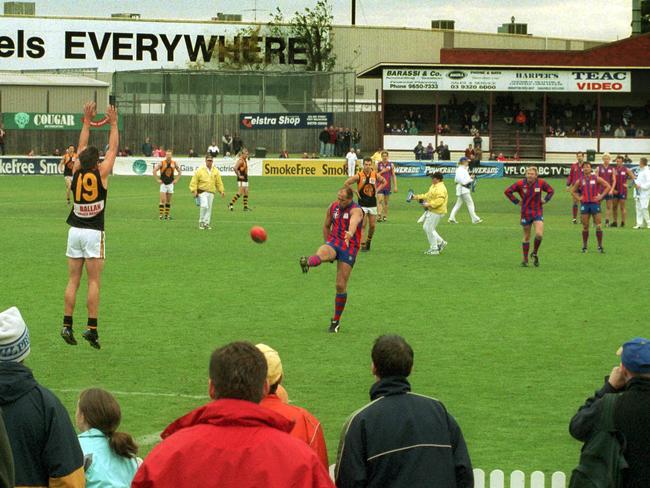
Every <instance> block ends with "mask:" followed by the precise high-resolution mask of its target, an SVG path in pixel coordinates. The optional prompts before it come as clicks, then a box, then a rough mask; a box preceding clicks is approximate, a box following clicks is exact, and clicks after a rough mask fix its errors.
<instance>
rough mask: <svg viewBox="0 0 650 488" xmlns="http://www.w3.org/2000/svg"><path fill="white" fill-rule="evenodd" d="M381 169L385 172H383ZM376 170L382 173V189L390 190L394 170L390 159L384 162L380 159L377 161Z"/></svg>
mask: <svg viewBox="0 0 650 488" xmlns="http://www.w3.org/2000/svg"><path fill="white" fill-rule="evenodd" d="M386 170H387V171H386ZM383 171H386V172H385V173H384V172H383ZM377 172H378V173H379V174H380V175H382V176H383V177H384V179H385V180H386V184H385V185H384V187H383V188H382V190H390V189H391V185H392V184H393V173H394V172H395V167H394V166H393V163H391V162H390V161H388V162H386V163H384V162H383V161H380V162H379V163H377Z"/></svg>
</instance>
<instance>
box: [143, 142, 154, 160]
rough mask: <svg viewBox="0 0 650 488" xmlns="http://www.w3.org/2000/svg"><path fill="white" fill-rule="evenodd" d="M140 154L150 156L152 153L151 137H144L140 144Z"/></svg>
mask: <svg viewBox="0 0 650 488" xmlns="http://www.w3.org/2000/svg"><path fill="white" fill-rule="evenodd" d="M142 154H144V155H145V156H146V157H148V158H150V157H151V156H152V155H153V146H152V145H151V138H149V137H145V139H144V144H142Z"/></svg>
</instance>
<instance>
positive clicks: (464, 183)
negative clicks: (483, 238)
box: [449, 157, 483, 224]
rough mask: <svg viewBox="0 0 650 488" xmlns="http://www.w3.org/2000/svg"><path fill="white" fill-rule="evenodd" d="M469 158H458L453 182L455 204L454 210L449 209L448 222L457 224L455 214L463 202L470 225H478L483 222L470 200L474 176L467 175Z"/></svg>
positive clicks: (472, 201)
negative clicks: (470, 220)
mask: <svg viewBox="0 0 650 488" xmlns="http://www.w3.org/2000/svg"><path fill="white" fill-rule="evenodd" d="M468 167H469V158H465V157H463V158H460V160H459V161H458V168H456V175H455V176H454V181H455V182H456V203H455V204H454V208H452V209H451V213H450V214H449V222H450V223H452V224H457V223H458V221H457V220H456V214H457V213H458V211H459V210H460V208H461V207H462V206H463V202H464V203H465V204H466V205H467V210H468V212H469V216H470V218H471V219H472V224H480V223H481V222H483V220H482V219H481V217H479V216H478V215H476V211H475V207H474V200H472V190H471V188H472V185H473V183H474V176H471V175H470V174H469V169H468Z"/></svg>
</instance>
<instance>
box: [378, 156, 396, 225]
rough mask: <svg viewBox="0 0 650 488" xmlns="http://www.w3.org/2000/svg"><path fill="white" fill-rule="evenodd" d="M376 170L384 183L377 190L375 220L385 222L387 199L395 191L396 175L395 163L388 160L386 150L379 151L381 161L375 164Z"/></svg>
mask: <svg viewBox="0 0 650 488" xmlns="http://www.w3.org/2000/svg"><path fill="white" fill-rule="evenodd" d="M377 172H378V173H379V174H380V175H381V176H383V177H384V179H385V180H386V184H385V185H384V187H383V188H382V189H381V190H380V191H378V192H377V212H378V214H379V215H378V217H377V222H386V218H387V217H388V200H389V198H390V194H391V193H392V192H393V191H394V192H395V193H397V177H396V176H395V165H393V163H392V162H390V161H389V160H388V152H387V151H382V152H381V161H380V162H379V163H378V164H377Z"/></svg>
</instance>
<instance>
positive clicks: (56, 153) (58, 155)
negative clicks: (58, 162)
mask: <svg viewBox="0 0 650 488" xmlns="http://www.w3.org/2000/svg"><path fill="white" fill-rule="evenodd" d="M52 156H56V157H61V150H60V149H59V148H58V147H56V148H54V151H52Z"/></svg>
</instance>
